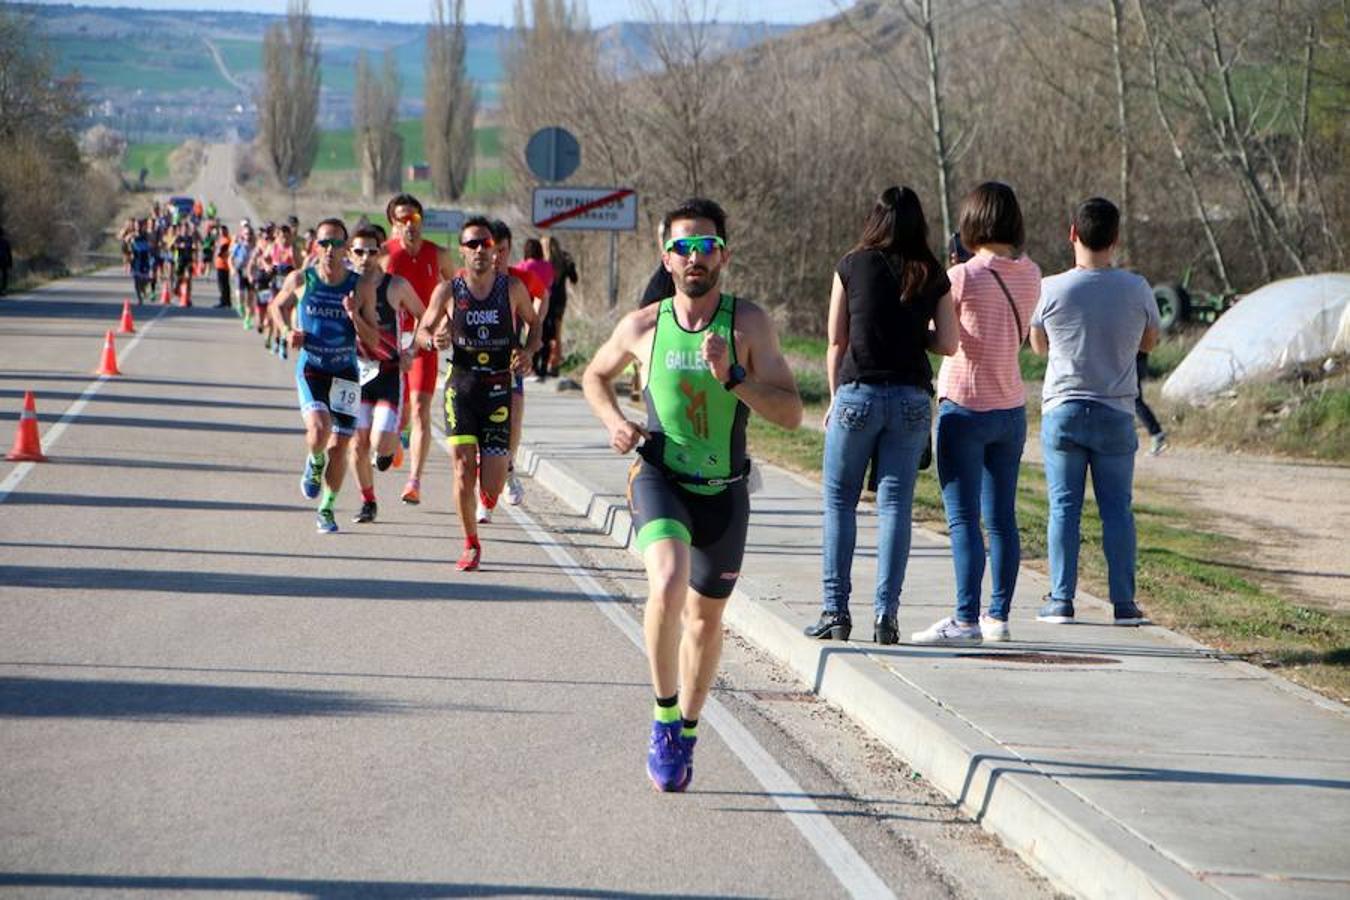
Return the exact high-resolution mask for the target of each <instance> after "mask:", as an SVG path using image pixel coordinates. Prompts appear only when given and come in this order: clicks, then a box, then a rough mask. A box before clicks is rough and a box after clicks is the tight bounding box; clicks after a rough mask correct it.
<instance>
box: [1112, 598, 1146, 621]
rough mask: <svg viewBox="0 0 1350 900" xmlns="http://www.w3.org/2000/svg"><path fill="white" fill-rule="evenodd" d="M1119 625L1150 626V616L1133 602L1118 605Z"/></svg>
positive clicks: (1117, 619)
mask: <svg viewBox="0 0 1350 900" xmlns="http://www.w3.org/2000/svg"><path fill="white" fill-rule="evenodd" d="M1116 624H1117V625H1150V624H1152V623H1151V622H1149V620H1148V616H1146V615H1144V611H1143V610H1142V609H1140V608H1139V607H1138V606H1136V605H1135V604H1134V603H1133V602H1130V603H1118V604H1116Z"/></svg>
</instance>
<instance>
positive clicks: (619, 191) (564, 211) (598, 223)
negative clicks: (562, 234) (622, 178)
mask: <svg viewBox="0 0 1350 900" xmlns="http://www.w3.org/2000/svg"><path fill="white" fill-rule="evenodd" d="M532 212H533V215H532V216H531V218H532V219H533V220H534V227H536V228H556V229H562V230H572V231H633V230H635V229H636V228H637V192H636V191H634V190H633V189H632V188H574V187H548V188H535V189H534V204H533V211H532Z"/></svg>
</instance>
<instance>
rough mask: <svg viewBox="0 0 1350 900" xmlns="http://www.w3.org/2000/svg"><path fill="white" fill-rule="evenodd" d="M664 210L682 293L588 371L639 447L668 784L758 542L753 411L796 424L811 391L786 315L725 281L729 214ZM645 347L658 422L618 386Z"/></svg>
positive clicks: (600, 402) (641, 529)
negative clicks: (634, 407) (621, 397)
mask: <svg viewBox="0 0 1350 900" xmlns="http://www.w3.org/2000/svg"><path fill="white" fill-rule="evenodd" d="M664 221H665V226H666V229H667V233H668V234H669V235H670V238H669V240H667V241H666V243H665V246H664V248H663V249H664V253H663V255H662V262H663V264H664V265H665V267H666V268H667V269H668V270H669V271H670V274H671V275H672V277H673V279H674V282H675V288H676V290H675V293H674V295H673V296H670V297H667V298H665V299H663V300H662V301H661V302H660V303H656V304H652V305H650V306H646V307H643V308H641V309H637V310H634V311H633V312H630V313H629V314H628V315H626V316H624V317H623V319H622V320H621V321H620V322H619V324H618V326H617V327H616V328H615V329H614V332H613V334H611V335H610V337H609V340H608V341H606V342H605V344H604V346H602V347H601V348H600V349H599V350H598V351H596V354H595V357H594V358H593V359H592V360H591V364H590V365H589V366H588V367H587V368H586V374H585V376H584V377H583V384H584V390H585V393H586V399H587V401H589V402H590V405H591V409H592V410H593V411H594V412H595V414H596V416H597V417H599V419H600V421H601V422H603V423H604V425H605V427H606V428H607V429H608V431H609V439H610V446H611V447H612V448H613V449H614V450H615V452H617V453H628V452H629V451H631V450H634V449H637V450H638V457H639V458H638V459H637V460H636V461H634V463H633V467H632V470H631V472H630V474H629V482H628V483H629V497H628V499H629V506H630V508H631V510H632V514H633V526H634V529H635V530H636V537H635V543H636V546H637V547H638V549H639V550H640V551H641V553H642V558H643V562H644V563H645V565H646V568H647V578H648V583H649V585H650V593H649V595H648V599H647V605H646V610H645V612H644V616H645V619H646V621H645V624H644V629H645V632H646V635H647V653H648V661H649V664H650V667H651V675H652V687H653V690H654V692H655V694H656V705H655V707H654V709H653V718H654V721H653V723H652V728H651V734H650V739H649V743H648V751H647V776H648V778H650V779H651V782H652V784H653V785H655V787H656V788H657V790H660V791H683V790H685V789H686V788H687V787H688V786H689V783H690V780H691V779H692V778H693V752H694V744H695V743H696V741H697V740H698V718H699V714H700V712H701V710H702V708H703V705H704V703H705V702H706V701H707V698H708V692H709V690H710V689H711V688H712V683H713V680H714V679H715V678H716V676H717V667H718V661H719V659H720V658H721V652H722V614H723V612H724V610H725V609H726V604H727V598H728V597H730V596H731V592H732V590H733V589H734V588H735V586H736V580H737V579H738V578H739V577H740V570H741V561H742V559H743V558H744V555H745V540H746V535H747V530H748V527H749V521H750V495H749V491H748V490H747V487H748V484H747V479H748V476H749V471H750V464H749V459H748V457H747V456H746V454H745V430H746V421H747V419H748V417H749V414H750V412H751V411H752V410H753V411H754V412H756V413H758V414H759V415H761V416H763V417H764V418H766V419H768V420H769V421H770V422H773V423H774V424H776V425H779V426H781V427H783V428H796V427H797V426H798V425H800V424H801V419H802V401H801V397H800V396H799V395H798V393H797V385H796V382H795V381H794V379H793V377H792V370H791V369H790V368H789V367H788V364H787V360H785V359H784V358H783V354H782V351H781V350H780V349H779V346H778V337H777V335H776V334H775V332H774V327H773V320H772V319H771V318H770V317H769V315H768V314H767V313H766V312H765V311H764V310H763V309H761V308H760V307H759V306H757V305H756V304H754V303H751V302H750V301H748V300H743V299H739V298H737V297H735V296H733V295H731V294H724V293H722V292H721V291H720V290H719V282H720V280H721V275H722V271H723V269H724V268H725V266H726V264H727V261H728V260H729V259H730V256H731V254H730V251H728V250H727V247H726V237H727V228H726V213H724V212H723V211H722V208H721V207H720V206H718V205H717V204H716V203H714V202H712V201H711V200H705V199H700V198H695V199H690V200H686V201H685V202H684V203H682V204H680V206H679V207H677V208H676V209H673V210H671V211H670V212H668V213H666V215H665V219H664ZM634 360H641V361H643V372H644V373H645V375H646V378H645V381H646V384H645V391H644V392H645V394H646V397H647V408H648V410H649V411H650V417H649V420H648V421H647V423H646V426H645V427H643V426H641V425H639V424H637V423H636V422H632V421H630V420H629V419H628V418H627V416H626V415H624V411H623V409H621V408H620V406H619V402H618V398H617V397H616V396H615V394H614V381H615V379H616V378H618V376H619V375H620V374H621V373H622V372H623V371H624V369H625V368H626V367H627V366H628V365H629V363H630V362H632V361H634ZM639 444H641V446H640V447H639Z"/></svg>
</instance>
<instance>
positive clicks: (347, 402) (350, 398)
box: [328, 378, 361, 416]
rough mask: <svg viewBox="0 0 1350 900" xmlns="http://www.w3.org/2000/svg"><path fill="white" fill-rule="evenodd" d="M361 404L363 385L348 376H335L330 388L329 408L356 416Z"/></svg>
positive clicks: (346, 414) (345, 414)
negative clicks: (350, 379)
mask: <svg viewBox="0 0 1350 900" xmlns="http://www.w3.org/2000/svg"><path fill="white" fill-rule="evenodd" d="M360 405H361V386H360V385H359V384H357V383H356V382H355V381H349V380H348V379H346V378H334V379H333V386H332V387H331V388H329V389H328V408H329V409H331V410H332V411H333V412H335V413H341V414H342V415H344V416H354V415H356V414H357V411H358V409H359V407H360Z"/></svg>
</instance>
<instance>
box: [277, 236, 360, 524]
mask: <svg viewBox="0 0 1350 900" xmlns="http://www.w3.org/2000/svg"><path fill="white" fill-rule="evenodd" d="M318 234H319V238H318V244H319V262H318V264H317V265H315V266H311V267H309V268H305V269H297V270H296V271H294V272H291V274H289V275H287V276H286V280H285V281H284V282H282V285H281V290H280V291H278V292H277V295H276V297H274V298H273V299H272V302H271V303H270V304H269V305H268V310H267V312H268V315H269V316H270V317H271V320H272V324H273V325H274V326H275V327H276V329H277V331H278V332H279V333H280V334H281V336H282V338H283V339H284V340H285V341H287V342H288V343H289V344H290V345H291V346H292V347H294V348H295V349H296V350H299V351H300V352H299V354H298V356H297V359H296V363H295V383H296V387H297V389H298V390H299V393H300V414H301V415H302V416H303V417H304V420H305V444H306V446H307V447H308V449H309V454H308V456H307V457H306V458H305V471H304V474H303V475H301V476H300V492H301V493H302V494H304V495H305V497H307V498H309V499H311V500H314V499H317V498H319V496H320V490H321V489H322V494H323V496H322V500H321V501H320V503H319V514H318V524H317V527H318V530H319V531H320V532H321V533H328V534H331V533H332V532H334V531H337V530H338V527H337V521H336V520H335V519H334V517H333V504H334V502H335V501H336V500H337V494H338V491H339V490H341V489H342V478H343V475H345V474H346V468H347V459H346V454H347V444H348V442H349V441H350V440H351V436H352V432H353V430H354V429H355V426H356V416H357V413H358V411H359V407H360V403H361V388H360V375H359V374H358V373H357V367H356V339H357V337H358V336H359V337H360V338H361V340H363V341H365V342H366V343H367V344H369V345H370V346H378V345H379V343H380V331H379V328H378V327H377V323H376V318H375V284H376V282H377V281H378V280H379V279H378V278H377V277H376V276H375V275H374V274H373V273H369V274H366V275H358V274H357V273H355V272H351V271H348V269H347V268H346V266H345V265H344V262H343V261H344V259H345V254H344V253H343V251H344V249H345V248H346V245H347V226H346V225H345V224H344V223H343V221H342V220H341V219H324V220H323V221H322V222H320V223H319V227H318ZM297 301H299V302H298V309H299V316H298V320H299V327H297V328H294V329H292V328H291V326H290V320H291V307H293V306H296V305H297Z"/></svg>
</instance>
